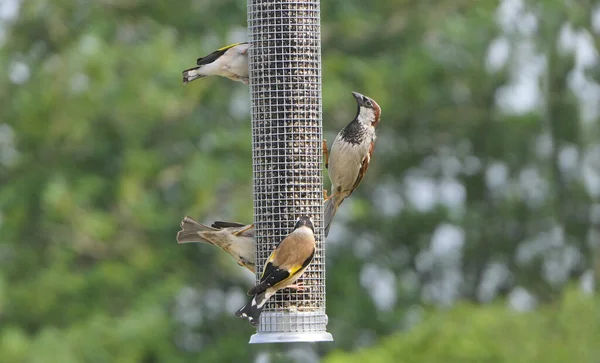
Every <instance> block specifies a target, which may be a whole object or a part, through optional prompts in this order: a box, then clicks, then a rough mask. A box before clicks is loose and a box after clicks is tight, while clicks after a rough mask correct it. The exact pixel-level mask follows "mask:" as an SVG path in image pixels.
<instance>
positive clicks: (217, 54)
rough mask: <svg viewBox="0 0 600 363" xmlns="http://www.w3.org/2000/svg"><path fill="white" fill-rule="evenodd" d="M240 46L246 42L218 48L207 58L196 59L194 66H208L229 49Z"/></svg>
mask: <svg viewBox="0 0 600 363" xmlns="http://www.w3.org/2000/svg"><path fill="white" fill-rule="evenodd" d="M241 44H246V42H241V43H234V44H230V45H227V46H224V47H223V48H219V49H217V50H215V51H214V52H212V53H210V54H209V55H207V56H204V57H201V58H198V59H197V60H196V65H199V66H202V65H205V64H210V63H212V62H214V61H216V60H217V59H219V58H220V57H221V56H222V55H223V54H225V52H227V51H228V50H229V49H231V48H233V47H237V46H238V45H241Z"/></svg>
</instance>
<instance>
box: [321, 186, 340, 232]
mask: <svg viewBox="0 0 600 363" xmlns="http://www.w3.org/2000/svg"><path fill="white" fill-rule="evenodd" d="M337 198H339V197H338V196H337V195H336V194H333V195H332V196H331V198H329V199H327V201H326V202H325V212H324V220H325V237H327V236H328V235H329V229H330V228H331V222H332V221H333V217H334V216H335V213H336V212H337V210H338V207H339V206H340V204H342V201H343V200H342V201H340V202H338V201H337Z"/></svg>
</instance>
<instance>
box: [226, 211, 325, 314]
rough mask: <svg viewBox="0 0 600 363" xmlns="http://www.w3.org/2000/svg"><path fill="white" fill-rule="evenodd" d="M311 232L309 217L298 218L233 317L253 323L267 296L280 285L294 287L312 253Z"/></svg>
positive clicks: (312, 235)
mask: <svg viewBox="0 0 600 363" xmlns="http://www.w3.org/2000/svg"><path fill="white" fill-rule="evenodd" d="M314 232H315V230H314V226H313V222H312V220H311V219H310V218H309V217H307V216H302V217H300V218H298V220H297V221H296V225H295V226H294V229H293V231H292V232H291V233H290V234H288V236H287V237H285V238H284V239H283V240H282V241H281V242H280V243H279V245H278V246H277V248H276V249H275V250H273V252H272V253H271V255H270V256H269V258H268V259H267V261H266V263H265V267H264V269H263V272H262V275H261V277H260V283H259V284H258V285H256V286H254V287H253V288H252V289H250V290H249V291H248V295H251V296H252V298H251V299H250V301H249V302H248V303H247V304H246V305H244V306H243V307H242V308H240V309H239V310H238V311H237V312H236V313H235V316H237V317H238V318H247V319H248V320H249V321H250V324H252V326H256V325H257V324H258V317H259V316H260V313H261V312H262V310H263V307H264V306H265V304H266V302H267V300H269V298H270V297H271V296H273V295H274V294H275V293H276V292H277V291H278V290H281V289H283V288H286V287H296V288H297V287H298V285H295V286H294V285H292V284H293V283H294V282H295V281H296V280H297V279H298V278H299V277H300V276H302V274H303V273H304V270H306V267H308V265H309V264H310V262H311V261H312V259H313V257H314V255H315V249H316V244H315V235H314Z"/></svg>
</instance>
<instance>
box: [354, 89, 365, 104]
mask: <svg viewBox="0 0 600 363" xmlns="http://www.w3.org/2000/svg"><path fill="white" fill-rule="evenodd" d="M352 95H353V96H354V99H355V100H356V102H357V103H358V104H359V105H362V103H363V97H364V96H363V95H361V94H360V93H358V92H352Z"/></svg>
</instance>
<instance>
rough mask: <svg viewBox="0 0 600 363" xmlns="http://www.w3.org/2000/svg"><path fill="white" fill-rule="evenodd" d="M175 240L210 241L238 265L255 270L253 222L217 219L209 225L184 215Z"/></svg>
mask: <svg viewBox="0 0 600 363" xmlns="http://www.w3.org/2000/svg"><path fill="white" fill-rule="evenodd" d="M177 242H178V243H192V242H205V243H210V244H211V245H215V246H217V247H219V248H221V249H222V250H223V251H225V252H227V253H229V254H230V255H231V257H233V258H234V259H235V260H236V261H237V263H238V264H239V265H240V266H243V267H245V268H247V269H248V270H250V271H251V272H252V273H254V272H255V265H254V261H255V255H254V254H255V252H254V251H255V249H256V247H255V243H254V224H249V225H244V224H241V223H233V222H220V221H217V222H215V223H213V224H212V226H210V227H209V226H206V225H204V224H202V223H198V222H196V221H195V220H193V219H192V218H190V217H185V218H183V220H182V221H181V231H179V232H177Z"/></svg>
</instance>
